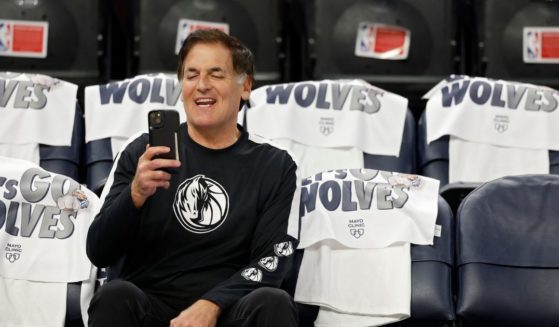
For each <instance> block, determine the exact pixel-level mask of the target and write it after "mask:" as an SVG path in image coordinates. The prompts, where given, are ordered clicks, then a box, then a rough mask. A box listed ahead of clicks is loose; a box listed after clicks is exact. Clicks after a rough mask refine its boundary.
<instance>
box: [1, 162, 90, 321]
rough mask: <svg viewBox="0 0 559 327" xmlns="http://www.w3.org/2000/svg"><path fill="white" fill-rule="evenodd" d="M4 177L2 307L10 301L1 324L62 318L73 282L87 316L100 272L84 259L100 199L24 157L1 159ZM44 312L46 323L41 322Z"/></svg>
mask: <svg viewBox="0 0 559 327" xmlns="http://www.w3.org/2000/svg"><path fill="white" fill-rule="evenodd" d="M0 178H1V179H3V180H4V182H3V183H2V186H0V190H1V191H0V221H2V225H0V288H1V289H2V291H0V303H12V304H10V306H8V305H5V306H4V305H1V306H0V317H2V319H1V320H2V322H3V323H6V324H7V325H9V326H13V325H18V324H19V325H24V326H43V325H47V324H48V322H56V321H59V320H60V319H63V318H64V316H65V310H66V285H67V283H70V282H81V283H82V294H81V296H82V298H81V301H80V302H81V305H82V313H83V312H85V310H87V306H88V304H89V301H90V300H91V297H92V295H93V288H94V283H95V277H96V271H97V269H96V268H95V267H94V266H93V264H92V263H91V262H90V261H89V259H88V258H87V255H86V249H85V248H86V237H87V231H88V229H89V226H90V224H91V222H92V221H93V218H94V217H95V215H96V214H97V212H98V210H99V208H100V205H101V203H100V201H99V199H98V197H97V196H96V195H95V194H94V193H93V192H91V191H90V190H88V189H86V188H84V187H83V186H81V185H80V184H78V183H77V182H75V181H74V180H72V179H70V178H69V177H66V176H64V175H59V174H55V173H52V172H47V171H45V170H43V169H42V168H41V167H39V166H37V165H35V164H33V163H31V162H28V161H25V160H20V159H14V158H7V157H0ZM2 218H5V219H2ZM33 303H43V305H42V306H37V307H36V306H34V305H32V304H33ZM46 314H47V315H49V317H50V318H49V319H48V320H47V322H44V321H43V322H42V323H37V322H38V321H42V320H41V319H43V318H44V317H45V315H46ZM86 317H87V316H85V318H86Z"/></svg>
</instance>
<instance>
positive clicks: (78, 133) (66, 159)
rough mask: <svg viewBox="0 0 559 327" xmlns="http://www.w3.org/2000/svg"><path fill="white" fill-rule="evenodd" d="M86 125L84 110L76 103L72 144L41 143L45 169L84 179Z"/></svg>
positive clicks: (77, 179)
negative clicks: (83, 159)
mask: <svg viewBox="0 0 559 327" xmlns="http://www.w3.org/2000/svg"><path fill="white" fill-rule="evenodd" d="M84 135H85V126H84V119H83V111H82V109H81V108H80V106H79V104H78V103H76V114H75V115H74V126H73V129H72V144H71V145H70V146H51V145H46V144H40V145H39V156H40V165H41V167H43V168H44V169H45V170H48V171H52V172H54V173H57V174H62V175H66V176H68V177H70V178H72V179H73V180H76V181H82V179H83V171H82V156H83V151H84Z"/></svg>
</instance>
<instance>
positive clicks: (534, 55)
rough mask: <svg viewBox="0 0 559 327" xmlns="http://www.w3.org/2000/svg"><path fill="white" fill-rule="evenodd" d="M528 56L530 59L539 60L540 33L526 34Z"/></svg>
mask: <svg viewBox="0 0 559 327" xmlns="http://www.w3.org/2000/svg"><path fill="white" fill-rule="evenodd" d="M525 37H526V56H527V57H528V58H530V59H538V58H539V54H540V33H539V32H537V31H528V32H527V33H526V36H525Z"/></svg>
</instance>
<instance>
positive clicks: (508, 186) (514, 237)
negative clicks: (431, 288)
mask: <svg viewBox="0 0 559 327" xmlns="http://www.w3.org/2000/svg"><path fill="white" fill-rule="evenodd" d="M558 195H559V176H556V175H522V176H511V177H504V178H501V179H497V180H494V181H491V182H488V183H485V184H484V185H482V186H481V187H479V188H477V189H476V190H474V191H473V192H471V193H470V194H469V195H468V197H467V198H466V199H464V201H463V202H462V204H461V206H460V208H459V210H458V216H457V232H456V233H457V235H456V248H457V257H456V261H457V262H456V263H457V279H458V291H457V292H458V293H457V308H456V314H457V317H458V319H459V320H460V321H462V322H463V326H476V327H478V326H557V323H558V322H559V310H557V303H559V292H557V290H558V289H559V242H557V234H558V233H559V220H558V219H557V209H558V206H557V196H558Z"/></svg>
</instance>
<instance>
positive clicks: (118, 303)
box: [89, 280, 144, 314]
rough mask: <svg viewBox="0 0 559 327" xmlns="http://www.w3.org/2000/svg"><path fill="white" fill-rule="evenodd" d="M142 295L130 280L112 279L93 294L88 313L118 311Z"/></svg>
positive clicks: (135, 301) (136, 300)
mask: <svg viewBox="0 0 559 327" xmlns="http://www.w3.org/2000/svg"><path fill="white" fill-rule="evenodd" d="M143 295H144V294H143V292H142V291H141V290H140V289H139V288H138V287H137V286H136V285H134V284H132V283H130V282H127V281H123V280H112V281H110V282H108V283H106V284H104V285H103V286H101V288H99V289H98V290H97V291H96V292H95V294H93V298H92V299H91V303H90V305H89V311H90V314H91V313H92V312H95V311H104V312H107V311H120V310H123V309H126V308H129V307H130V306H132V305H133V304H134V303H137V302H138V299H141V298H142V297H143Z"/></svg>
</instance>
